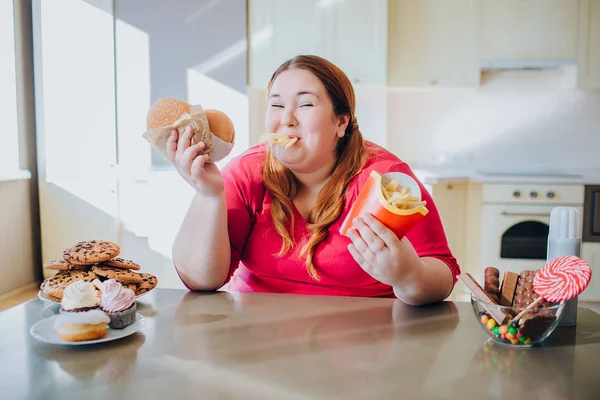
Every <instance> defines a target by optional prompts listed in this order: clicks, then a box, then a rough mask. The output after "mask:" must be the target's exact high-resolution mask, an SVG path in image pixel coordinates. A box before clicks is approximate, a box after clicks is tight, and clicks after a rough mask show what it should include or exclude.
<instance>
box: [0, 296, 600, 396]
mask: <svg viewBox="0 0 600 400" xmlns="http://www.w3.org/2000/svg"><path fill="white" fill-rule="evenodd" d="M137 306H138V312H139V313H140V314H142V315H143V316H144V322H145V326H144V327H143V328H142V329H141V330H140V331H138V332H137V333H135V334H133V335H131V336H128V337H126V338H122V339H119V340H115V341H111V342H105V343H99V344H94V345H86V346H67V345H51V344H46V343H44V342H41V341H38V340H36V339H35V338H33V337H32V336H31V335H30V333H29V329H30V327H31V326H32V325H33V324H34V323H36V322H37V321H39V320H41V319H43V318H48V317H51V316H53V315H54V314H56V313H57V312H58V306H57V305H56V304H53V303H48V302H46V301H42V300H40V299H35V300H32V301H29V302H27V303H24V304H22V305H19V306H17V307H15V308H12V309H9V310H7V311H5V312H2V313H0V354H1V356H2V357H1V360H2V362H1V363H0V398H3V399H61V400H66V399H78V400H81V399H103V400H108V399H121V398H124V399H173V400H174V399H237V398H240V399H452V398H455V399H461V400H464V399H486V398H490V399H507V400H508V399H546V400H552V399H571V398H574V399H598V398H600V372H599V371H600V370H599V369H598V367H597V361H598V356H599V355H600V315H598V314H596V313H595V312H593V311H591V310H589V309H586V308H580V309H579V321H578V325H577V326H576V327H575V328H564V327H559V328H558V329H557V330H556V331H555V332H554V334H553V335H552V336H551V337H550V338H549V339H548V340H547V342H546V343H545V345H544V346H542V347H537V348H532V349H513V348H508V347H504V346H502V345H497V344H492V343H491V342H489V341H488V337H487V335H486V333H485V332H484V331H483V330H482V328H481V327H480V326H479V325H478V322H477V320H476V318H475V317H474V315H473V312H472V309H471V305H470V304H469V303H462V302H442V303H439V304H436V305H432V306H426V307H411V306H407V305H405V304H403V303H402V302H401V301H399V300H394V299H371V298H351V297H325V296H302V295H286V294H265V293H236V292H215V293H193V292H188V291H185V290H175V289H155V290H153V291H151V292H150V293H148V294H147V295H145V296H143V297H141V298H140V299H139V300H138V303H137Z"/></svg>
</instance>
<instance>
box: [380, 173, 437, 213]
mask: <svg viewBox="0 0 600 400" xmlns="http://www.w3.org/2000/svg"><path fill="white" fill-rule="evenodd" d="M381 189H382V192H383V196H384V197H385V200H386V201H387V202H388V203H389V204H390V205H392V206H394V207H396V208H398V209H400V210H406V209H410V208H414V207H419V206H424V205H425V204H427V202H426V201H420V200H419V199H417V198H416V197H414V196H412V195H411V193H410V190H409V189H408V188H407V187H405V186H400V184H399V183H398V182H396V181H395V180H393V179H391V180H390V181H389V182H388V183H387V184H386V185H383V184H382V185H381Z"/></svg>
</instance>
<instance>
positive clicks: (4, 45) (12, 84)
mask: <svg viewBox="0 0 600 400" xmlns="http://www.w3.org/2000/svg"><path fill="white" fill-rule="evenodd" d="M0 38H2V40H0V88H2V90H0V121H2V128H1V129H0V177H2V176H5V175H13V174H14V173H15V172H16V171H18V170H19V132H18V120H17V84H16V64H15V24H14V8H13V2H12V1H0Z"/></svg>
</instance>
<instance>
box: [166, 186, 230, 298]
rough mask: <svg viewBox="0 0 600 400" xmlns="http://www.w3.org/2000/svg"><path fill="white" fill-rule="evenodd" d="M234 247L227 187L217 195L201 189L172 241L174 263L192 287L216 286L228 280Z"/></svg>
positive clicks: (181, 275)
mask: <svg viewBox="0 0 600 400" xmlns="http://www.w3.org/2000/svg"><path fill="white" fill-rule="evenodd" d="M230 259H231V248H230V246H229V233H228V230H227V202H226V199H225V191H222V192H221V194H219V195H218V196H215V197H206V196H203V195H201V194H199V193H197V194H196V195H195V196H194V199H193V200H192V204H191V205H190V208H189V210H188V212H187V214H186V216H185V218H184V220H183V223H182V224H181V228H180V230H179V233H178V234H177V237H176V238H175V242H174V243H173V263H174V264H175V268H176V269H177V272H178V274H179V277H180V278H181V280H182V281H183V283H184V284H185V285H186V286H187V287H188V288H189V289H190V290H217V289H219V288H220V287H221V286H223V284H224V283H225V281H226V279H227V276H228V273H229V266H230Z"/></svg>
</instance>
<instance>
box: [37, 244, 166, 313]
mask: <svg viewBox="0 0 600 400" xmlns="http://www.w3.org/2000/svg"><path fill="white" fill-rule="evenodd" d="M120 253H121V249H120V247H119V246H118V245H117V244H116V243H113V242H110V241H106V240H88V241H81V242H78V243H76V244H75V245H74V246H72V247H69V248H67V249H65V250H64V251H63V254H62V258H60V259H57V260H53V261H50V262H47V263H45V264H44V266H43V267H44V268H47V269H51V270H56V271H58V272H57V273H56V274H55V275H54V276H52V277H49V278H47V279H45V280H44V281H43V282H42V284H41V285H40V291H39V292H38V298H40V299H41V300H44V301H49V302H53V303H60V302H61V300H62V297H63V293H64V290H65V288H66V287H67V286H69V285H70V284H72V283H74V282H77V281H80V280H82V281H84V282H90V283H91V282H93V281H94V280H95V279H98V280H99V281H101V282H103V281H106V280H108V279H114V280H116V281H117V282H119V283H120V284H121V285H123V287H125V288H127V289H131V290H132V291H133V292H134V293H135V295H136V297H137V298H139V297H141V296H143V295H145V294H146V293H148V292H149V291H151V290H152V289H154V288H155V287H156V285H157V284H158V278H157V277H156V276H155V275H153V274H150V273H148V272H142V271H141V269H142V267H141V266H140V265H139V264H138V263H136V262H134V261H132V260H128V259H125V258H122V257H119V255H120Z"/></svg>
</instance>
